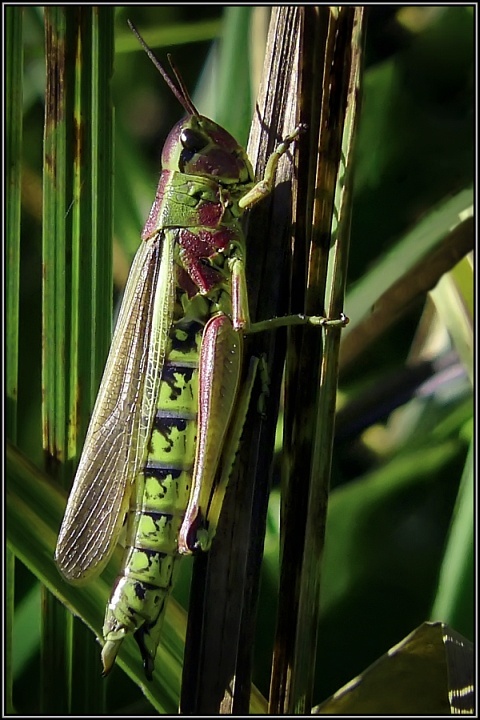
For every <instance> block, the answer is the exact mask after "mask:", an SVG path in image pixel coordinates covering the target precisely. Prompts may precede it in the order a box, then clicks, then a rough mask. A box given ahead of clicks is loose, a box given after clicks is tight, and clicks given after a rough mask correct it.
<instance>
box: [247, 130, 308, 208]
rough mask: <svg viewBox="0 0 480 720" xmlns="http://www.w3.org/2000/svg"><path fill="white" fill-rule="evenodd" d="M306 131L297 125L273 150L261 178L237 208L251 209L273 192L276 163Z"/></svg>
mask: <svg viewBox="0 0 480 720" xmlns="http://www.w3.org/2000/svg"><path fill="white" fill-rule="evenodd" d="M306 129H307V126H306V125H305V124H303V123H301V124H300V125H297V127H296V128H295V130H294V131H293V132H292V133H291V134H290V135H287V137H286V138H284V139H283V140H282V142H281V143H280V145H278V147H277V148H275V150H274V151H273V153H272V154H271V155H270V157H269V158H268V161H267V165H266V167H265V173H264V175H263V178H262V179H261V180H259V181H258V182H257V183H256V184H255V185H254V186H253V188H252V189H251V190H249V192H248V193H247V194H246V195H244V196H243V197H242V198H241V199H240V201H239V203H238V206H239V207H240V208H241V209H242V210H247V209H248V208H251V207H252V206H253V205H255V204H256V203H257V202H259V200H262V199H263V198H264V197H266V196H267V195H270V193H271V192H272V190H273V184H274V182H275V173H276V172H277V166H278V161H279V160H280V158H281V157H282V155H284V154H285V153H286V152H287V150H288V148H289V147H290V145H291V144H292V143H293V141H294V140H296V139H297V138H298V137H299V135H301V134H302V133H303V132H305V130H306Z"/></svg>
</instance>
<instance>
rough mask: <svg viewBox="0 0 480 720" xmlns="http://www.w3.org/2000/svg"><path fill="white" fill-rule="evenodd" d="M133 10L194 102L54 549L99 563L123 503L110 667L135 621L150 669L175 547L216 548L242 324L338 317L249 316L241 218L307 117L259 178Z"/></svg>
mask: <svg viewBox="0 0 480 720" xmlns="http://www.w3.org/2000/svg"><path fill="white" fill-rule="evenodd" d="M130 26H131V28H132V30H133V32H134V33H135V34H136V35H137V37H138V39H139V41H140V42H141V44H142V46H143V47H144V49H145V50H146V52H147V54H148V55H149V57H150V58H151V59H152V61H153V62H154V64H155V65H156V67H157V68H158V70H159V71H160V73H161V74H162V76H163V78H164V79H165V81H166V83H167V84H168V86H169V87H170V89H171V91H172V92H173V94H174V95H175V97H176V98H177V99H178V101H179V102H180V104H181V105H182V106H183V108H184V109H185V111H186V112H187V116H186V117H185V118H184V119H182V120H181V121H180V122H178V123H177V124H176V125H175V126H174V128H173V129H172V131H171V132H170V134H169V136H168V138H167V140H166V142H165V145H164V148H163V153H162V172H161V175H160V180H159V183H158V188H157V192H156V196H155V200H154V203H153V206H152V209H151V211H150V215H149V217H148V220H147V222H146V224H145V227H144V229H143V233H142V242H141V245H140V248H139V249H138V251H137V254H136V256H135V259H134V262H133V265H132V268H131V271H130V275H129V278H128V282H127V286H126V289H125V294H124V298H123V301H122V305H121V309H120V313H119V317H118V321H117V325H116V329H115V333H114V336H113V340H112V345H111V348H110V353H109V356H108V359H107V363H106V367H105V371H104V375H103V378H102V382H101V385H100V389H99V392H98V397H97V400H96V403H95V407H94V410H93V414H92V418H91V420H90V424H89V427H88V431H87V436H86V440H85V445H84V448H83V452H82V455H81V458H80V463H79V466H78V469H77V473H76V476H75V480H74V484H73V488H72V491H71V493H70V496H69V499H68V504H67V508H66V511H65V516H64V519H63V523H62V526H61V529H60V533H59V536H58V542H57V548H56V553H55V559H56V562H57V565H58V568H59V570H60V572H61V574H62V575H63V576H64V577H65V578H66V579H67V580H68V581H70V582H72V583H78V584H80V583H83V582H86V581H88V580H90V579H92V577H94V576H95V575H97V574H99V573H100V572H101V571H102V570H103V568H104V567H105V565H106V564H107V562H108V560H109V559H110V557H111V555H112V553H113V551H114V549H115V546H116V544H117V542H118V540H119V536H120V533H121V531H122V526H123V525H124V519H125V517H126V546H125V550H124V555H123V561H122V565H121V568H120V573H119V576H118V578H117V580H116V583H115V586H114V588H113V590H112V593H111V596H110V600H109V602H108V605H107V609H106V615H105V622H104V626H103V638H104V646H103V650H102V662H103V674H104V675H106V674H107V673H108V672H109V671H110V670H111V668H112V667H113V664H114V662H115V658H116V656H117V653H118V650H119V647H120V645H121V643H122V640H123V639H124V638H125V636H126V635H127V634H129V633H132V634H133V635H134V637H135V639H136V641H137V643H138V646H139V648H140V652H141V655H142V659H143V664H144V669H145V674H146V676H147V678H148V679H152V673H153V669H154V660H155V654H156V650H157V646H158V643H159V640H160V632H161V626H162V620H163V616H164V609H165V605H166V601H167V599H168V597H169V594H170V591H171V588H172V584H173V575H174V566H175V561H176V559H177V558H178V557H179V556H181V555H183V554H187V553H192V552H193V551H195V550H197V549H201V550H208V548H209V547H210V545H211V542H212V538H213V536H214V534H215V529H216V526H217V522H218V518H219V515H220V511H221V507H222V502H223V497H224V494H225V489H226V485H227V482H228V476H229V474H230V471H231V467H232V465H233V461H234V458H235V452H236V445H237V444H238V442H239V440H240V435H241V430H242V427H243V421H244V419H245V413H246V408H247V407H248V401H249V397H250V392H251V387H252V384H253V379H254V376H255V363H254V364H253V365H252V369H251V371H250V372H249V373H248V377H247V380H246V381H245V384H244V387H243V388H241V384H242V383H241V376H242V361H243V350H242V346H243V336H244V334H245V333H249V332H257V331H259V330H264V329H269V328H273V327H278V326H280V325H291V324H298V323H305V322H311V323H314V324H317V325H338V324H344V322H345V320H344V318H341V319H340V320H326V319H325V318H320V317H316V318H306V317H304V316H291V317H285V318H275V319H273V320H270V321H265V322H263V323H255V324H252V323H251V322H250V316H249V308H248V296H247V285H246V279H245V239H244V235H243V233H242V229H241V225H240V218H241V215H242V213H243V212H244V211H245V210H246V209H249V208H251V207H252V206H253V205H254V204H255V203H257V202H258V201H259V200H261V199H262V198H263V197H265V196H266V195H267V194H268V193H270V192H271V190H272V187H273V183H274V177H275V171H276V167H277V164H278V161H279V158H280V157H281V156H282V155H283V154H284V153H285V152H286V151H287V149H288V148H289V147H290V145H291V144H292V142H293V141H294V140H295V139H296V138H297V137H298V135H299V134H300V132H302V131H303V129H304V128H303V127H302V126H299V127H298V128H297V129H296V130H295V131H294V132H293V133H292V134H291V135H289V136H288V137H286V138H285V140H284V141H283V142H282V143H280V145H279V146H278V147H277V149H276V150H275V152H274V153H273V154H272V156H271V157H270V159H269V161H268V164H267V166H266V171H265V175H264V177H263V179H262V180H260V181H259V182H257V183H255V181H254V175H253V170H252V166H251V164H250V161H249V159H248V157H247V155H246V153H245V151H244V150H243V149H242V148H241V147H240V145H239V144H238V143H237V142H236V141H235V140H234V138H233V137H232V136H231V135H229V134H228V133H227V132H226V131H225V130H224V129H223V128H222V127H220V126H219V125H217V124H216V123H214V122H213V121H212V120H209V119H207V118H206V117H203V116H202V115H200V114H199V113H198V111H197V109H196V108H195V106H194V104H193V102H192V100H191V98H190V97H189V95H188V92H187V91H186V89H185V87H184V84H183V81H182V80H181V78H180V76H179V74H178V73H177V71H176V70H175V68H174V66H173V65H172V70H173V73H174V75H175V78H176V81H177V84H178V85H176V84H175V83H174V82H173V80H172V79H171V78H170V77H169V76H168V74H167V73H166V71H165V70H164V69H163V67H162V66H161V65H160V63H159V61H158V60H157V58H156V57H155V56H154V55H153V53H152V51H151V50H150V49H149V48H148V47H147V46H146V45H145V43H144V41H143V39H142V38H141V37H140V36H139V34H138V32H137V31H136V30H135V28H134V27H133V26H132V25H131V24H130ZM220 466H221V468H222V471H221V472H218V469H219V467H220ZM218 475H220V477H217V476H218Z"/></svg>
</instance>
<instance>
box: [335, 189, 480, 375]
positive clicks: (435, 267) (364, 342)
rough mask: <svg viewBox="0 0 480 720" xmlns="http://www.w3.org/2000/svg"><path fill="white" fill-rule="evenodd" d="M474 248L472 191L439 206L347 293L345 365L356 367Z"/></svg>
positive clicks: (467, 190) (445, 201)
mask: <svg viewBox="0 0 480 720" xmlns="http://www.w3.org/2000/svg"><path fill="white" fill-rule="evenodd" d="M472 247H473V194H472V190H471V189H470V188H469V189H465V190H462V191H461V192H459V193H457V194H456V195H454V196H453V197H451V198H448V199H447V200H444V201H443V202H441V203H439V204H438V206H437V207H435V208H434V209H432V210H431V212H430V213H429V214H428V215H427V216H426V217H425V218H423V219H422V220H421V221H420V222H419V223H418V224H417V225H415V227H414V228H412V230H411V231H410V232H409V233H408V234H407V235H405V236H404V237H403V238H402V239H401V240H400V241H399V242H398V243H397V244H396V245H395V247H394V248H393V249H392V250H391V251H390V252H389V253H387V254H386V255H385V256H384V257H382V258H381V259H380V260H379V261H378V262H377V264H376V266H375V267H374V268H372V269H371V270H370V271H369V272H368V273H366V275H365V276H364V277H363V278H362V280H361V281H359V282H358V283H356V285H354V286H352V288H351V290H349V292H348V294H347V298H346V312H347V313H348V312H349V308H354V310H355V312H354V313H351V314H352V318H351V322H350V324H349V326H348V327H347V328H346V329H345V333H344V339H343V342H342V351H341V362H342V365H343V366H347V365H350V364H351V363H353V362H354V361H355V359H356V358H358V356H359V355H360V354H361V352H362V351H363V350H364V349H365V348H366V347H367V346H368V345H370V344H371V343H372V342H373V341H374V340H375V339H377V338H378V337H379V336H380V335H381V333H382V332H384V331H385V330H386V329H387V328H389V327H390V326H391V325H392V324H393V323H394V322H396V321H398V319H399V318H401V317H402V315H403V314H404V313H405V312H406V311H407V310H409V309H410V308H411V306H412V303H414V302H415V301H418V300H422V299H423V298H424V297H425V294H426V292H427V291H428V290H430V289H432V288H433V287H434V286H435V284H436V283H437V281H438V280H439V279H440V278H441V277H442V275H444V274H445V273H446V272H448V270H451V269H452V268H453V267H454V266H455V265H456V264H457V263H458V262H459V260H461V258H462V257H463V256H464V255H466V254H467V253H468V252H470V250H471V249H472Z"/></svg>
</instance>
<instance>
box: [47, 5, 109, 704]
mask: <svg viewBox="0 0 480 720" xmlns="http://www.w3.org/2000/svg"><path fill="white" fill-rule="evenodd" d="M45 33H46V62H47V90H46V103H45V135H44V184H43V190H44V196H43V203H44V204H43V261H44V262H43V323H44V325H43V343H42V368H43V372H42V386H43V442H44V451H45V462H46V467H47V470H48V471H49V473H50V474H51V475H53V476H54V477H55V478H56V479H58V480H59V481H60V482H61V483H62V484H63V485H64V486H65V487H69V485H70V482H71V478H72V477H73V471H74V468H75V465H76V461H77V460H78V456H79V453H80V449H81V444H82V442H83V439H84V436H85V432H86V428H87V424H88V419H89V416H90V413H91V409H92V407H93V402H94V397H95V393H96V390H97V388H98V384H99V381H100V372H101V368H102V366H103V363H104V361H105V357H106V353H107V348H108V342H109V339H110V334H111V316H112V315H111V302H112V300H111V298H112V282H111V266H112V263H111V248H112V243H111V237H112V196H111V173H112V129H111V125H112V109H111V102H110V95H109V79H110V76H111V73H112V65H113V9H112V8H94V7H89V8H84V7H78V6H77V7H47V8H46V9H45ZM100 38H101V41H100ZM100 211H102V217H101V218H99V217H98V214H97V213H98V212H100ZM99 309H100V312H99ZM94 312H96V313H97V314H96V315H94V314H93V313H94ZM92 318H93V319H92ZM43 620H44V625H43V646H42V666H43V678H44V683H43V709H44V712H47V713H49V714H53V713H56V712H57V713H62V714H63V713H66V712H68V711H74V712H80V713H81V712H89V711H96V712H98V698H99V697H100V696H101V694H102V692H103V690H104V687H102V686H100V682H101V680H100V672H99V668H98V650H97V647H96V643H95V641H94V638H93V637H92V636H91V633H90V632H89V631H88V630H87V629H86V628H85V627H84V626H83V625H81V624H80V623H78V621H74V619H73V617H72V616H71V614H70V613H68V612H67V611H66V610H65V609H64V608H63V607H62V606H60V605H59V604H58V603H57V602H56V601H55V600H54V599H53V597H52V596H50V595H49V594H47V593H45V596H44V614H43ZM92 669H93V672H92ZM92 677H93V678H95V680H93V686H92ZM97 678H98V679H97Z"/></svg>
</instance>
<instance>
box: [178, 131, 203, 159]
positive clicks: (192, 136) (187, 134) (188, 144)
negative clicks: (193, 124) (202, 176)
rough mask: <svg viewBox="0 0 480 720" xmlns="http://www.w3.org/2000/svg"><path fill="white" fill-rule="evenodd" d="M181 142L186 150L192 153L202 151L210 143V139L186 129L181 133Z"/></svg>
mask: <svg viewBox="0 0 480 720" xmlns="http://www.w3.org/2000/svg"><path fill="white" fill-rule="evenodd" d="M180 142H181V143H182V145H183V147H184V148H185V150H189V151H190V152H192V153H195V152H198V151H199V150H202V149H203V148H204V147H205V145H207V143H208V139H207V138H206V137H205V135H203V134H202V133H200V132H198V130H192V129H191V128H186V129H185V130H182V132H181V133H180Z"/></svg>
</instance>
